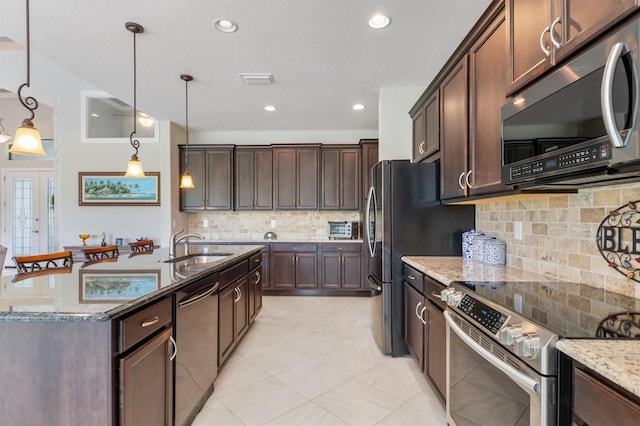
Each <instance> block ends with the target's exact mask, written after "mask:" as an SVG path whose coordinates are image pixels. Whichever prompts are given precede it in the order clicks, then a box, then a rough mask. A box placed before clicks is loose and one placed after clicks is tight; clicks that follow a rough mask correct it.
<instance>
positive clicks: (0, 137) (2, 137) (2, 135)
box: [0, 132, 13, 143]
mask: <svg viewBox="0 0 640 426" xmlns="http://www.w3.org/2000/svg"><path fill="white" fill-rule="evenodd" d="M12 137H13V136H11V135H10V134H8V133H6V132H0V143H4V142H7V141H9V140H10V139H11V138H12Z"/></svg>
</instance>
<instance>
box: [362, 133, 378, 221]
mask: <svg viewBox="0 0 640 426" xmlns="http://www.w3.org/2000/svg"><path fill="white" fill-rule="evenodd" d="M360 147H361V148H362V194H361V198H362V200H363V202H362V204H360V206H361V207H362V208H363V209H364V208H366V206H367V197H368V196H369V189H370V188H371V168H372V167H373V166H375V165H376V164H377V163H378V139H361V140H360Z"/></svg>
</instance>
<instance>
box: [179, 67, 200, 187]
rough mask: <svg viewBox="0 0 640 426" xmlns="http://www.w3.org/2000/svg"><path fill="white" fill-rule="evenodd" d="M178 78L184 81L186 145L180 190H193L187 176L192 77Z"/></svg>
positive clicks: (190, 179) (191, 182)
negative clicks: (190, 85)
mask: <svg viewBox="0 0 640 426" xmlns="http://www.w3.org/2000/svg"><path fill="white" fill-rule="evenodd" d="M180 78H181V79H182V80H184V105H185V107H184V123H185V124H184V125H185V129H186V140H187V145H186V147H185V149H184V173H183V175H182V177H181V178H180V188H183V189H188V188H195V187H196V186H195V185H194V184H193V178H192V177H191V175H190V174H189V82H190V81H192V80H193V77H192V76H190V75H189V74H180Z"/></svg>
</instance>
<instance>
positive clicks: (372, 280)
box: [367, 275, 382, 292]
mask: <svg viewBox="0 0 640 426" xmlns="http://www.w3.org/2000/svg"><path fill="white" fill-rule="evenodd" d="M367 283H368V284H369V287H371V288H372V289H374V290H376V291H379V292H382V286H380V285H378V283H377V282H376V280H375V278H373V276H371V275H369V276H368V277H367Z"/></svg>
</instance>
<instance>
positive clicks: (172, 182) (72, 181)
mask: <svg viewBox="0 0 640 426" xmlns="http://www.w3.org/2000/svg"><path fill="white" fill-rule="evenodd" d="M0 63H2V64H12V66H10V67H8V66H4V67H3V68H2V70H1V71H0V87H16V88H17V87H18V86H19V85H20V84H21V83H22V79H24V70H25V69H26V68H25V66H26V65H25V55H24V52H22V51H7V52H0ZM31 69H32V75H31V89H30V92H29V94H30V95H32V96H35V97H36V99H38V101H39V102H41V103H45V104H47V105H51V106H53V108H54V111H55V112H54V118H53V129H54V132H53V133H54V134H53V136H54V140H55V148H54V151H55V159H54V162H53V163H54V168H55V171H56V207H57V209H56V212H57V220H58V222H59V223H58V227H57V229H58V241H59V244H60V246H61V247H62V246H64V245H77V244H79V243H80V239H79V238H78V234H79V233H90V234H92V235H93V236H95V237H94V238H92V240H89V243H97V242H98V241H99V240H98V237H99V235H100V233H102V232H105V233H107V234H110V238H115V237H122V238H125V239H135V238H137V237H141V236H145V237H150V238H153V239H154V240H155V241H156V242H157V243H159V244H161V245H165V246H166V245H167V244H168V240H169V235H170V233H171V224H172V220H171V217H172V214H173V211H172V208H174V207H175V206H177V204H174V203H177V197H174V196H173V194H172V192H173V191H174V190H173V189H172V188H173V186H176V187H177V183H176V182H177V180H176V179H177V178H175V177H174V176H172V173H171V171H172V170H177V168H172V153H174V155H175V156H177V150H175V149H173V150H172V149H171V146H172V145H171V131H172V130H173V129H172V128H171V126H170V124H169V123H164V124H163V125H161V126H160V142H159V143H152V144H142V146H141V147H140V153H139V157H140V159H141V161H142V163H143V165H144V167H145V170H146V171H159V172H160V174H161V175H160V177H161V179H160V188H161V194H160V197H161V205H160V206H159V207H107V206H105V207H102V206H98V207H94V206H79V205H78V172H80V171H88V172H99V171H113V172H116V171H122V172H124V170H125V168H126V165H127V161H128V160H129V157H130V156H131V154H132V152H133V148H132V147H131V145H130V144H129V143H115V144H114V143H111V144H106V143H91V144H83V143H81V142H80V119H81V117H80V94H81V91H83V90H99V89H100V88H97V87H95V86H93V85H92V84H90V83H88V82H86V81H83V80H82V79H80V78H79V77H78V76H76V75H74V74H72V73H70V72H68V71H66V70H64V69H62V68H60V67H58V66H57V65H55V64H53V63H50V62H48V61H45V60H43V59H41V58H40V57H38V56H35V55H33V54H32V57H31ZM45 70H46V71H45ZM125 101H126V100H125ZM18 106H19V107H20V108H22V107H21V106H20V105H18ZM36 119H37V115H36ZM36 123H37V121H36ZM176 132H177V133H179V129H177V130H176ZM176 161H177V160H176ZM5 165H6V163H4V164H3V166H5ZM176 210H177V207H176Z"/></svg>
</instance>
